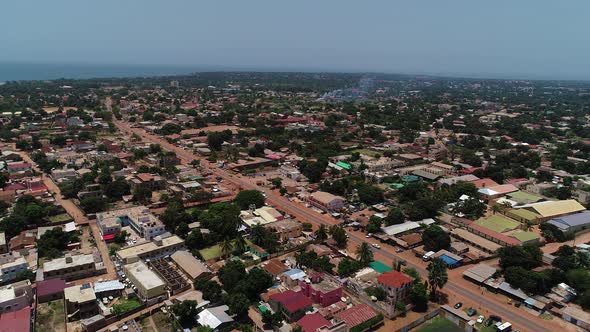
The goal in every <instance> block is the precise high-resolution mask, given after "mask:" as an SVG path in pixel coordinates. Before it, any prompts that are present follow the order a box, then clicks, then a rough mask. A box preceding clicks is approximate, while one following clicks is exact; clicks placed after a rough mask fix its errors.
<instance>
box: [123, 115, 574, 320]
mask: <svg viewBox="0 0 590 332" xmlns="http://www.w3.org/2000/svg"><path fill="white" fill-rule="evenodd" d="M114 123H115V125H116V126H117V127H118V128H119V129H120V130H122V131H125V132H128V133H135V134H137V135H139V136H140V137H142V138H143V139H144V140H147V141H149V142H152V143H157V144H160V146H162V148H164V149H167V150H170V151H174V152H176V154H177V155H178V157H179V158H180V159H181V160H182V161H183V162H185V163H190V162H191V161H192V160H195V159H197V160H200V162H201V165H204V166H205V168H209V170H210V171H211V172H213V174H214V175H215V176H220V177H221V178H223V179H224V180H225V181H228V182H232V183H234V184H236V185H238V186H240V187H241V188H243V189H257V190H260V191H262V192H265V193H266V194H267V201H268V202H269V203H270V204H272V205H274V206H277V207H278V208H279V209H281V210H283V211H284V212H286V213H289V214H291V215H293V216H295V217H296V218H298V219H299V220H301V221H309V222H312V223H315V224H316V225H322V224H323V225H327V226H329V225H333V224H335V223H336V221H335V220H334V219H333V218H331V217H329V216H327V215H322V214H319V213H317V212H315V211H313V210H311V209H309V208H307V207H305V206H303V205H301V204H298V203H295V202H291V201H289V200H288V199H287V198H285V197H283V196H280V195H279V194H278V193H277V192H276V191H272V190H269V189H267V188H262V187H260V186H257V185H256V184H255V183H254V181H255V180H252V179H248V178H244V177H242V176H240V175H232V174H229V173H228V172H226V171H224V170H222V169H219V168H216V167H214V166H213V167H211V166H210V165H209V163H208V162H207V161H206V160H204V159H201V158H199V157H197V156H195V155H193V154H192V153H190V152H187V151H186V150H184V149H182V148H181V147H178V146H175V145H173V144H170V143H168V142H167V141H165V140H164V139H162V138H160V137H157V136H155V135H151V134H148V133H147V132H146V131H144V130H143V129H138V128H131V127H130V126H129V125H128V124H127V123H124V122H122V121H114ZM348 234H349V244H356V245H360V244H361V243H362V242H367V241H366V239H365V238H364V237H362V236H361V235H358V234H355V233H353V232H349V233H348ZM369 242H371V241H369ZM374 251H375V253H376V256H377V257H383V258H385V259H387V261H389V262H391V261H393V260H398V259H403V260H405V261H406V262H408V266H409V267H413V268H415V269H416V270H417V271H418V272H420V273H421V274H422V275H423V276H426V275H427V272H426V270H425V269H424V268H423V267H422V265H419V264H417V263H416V260H415V259H414V260H412V259H410V258H409V257H408V256H407V255H403V256H402V255H400V254H397V253H395V251H394V250H393V248H392V247H389V246H385V245H384V246H383V248H382V249H379V250H377V249H375V250H374ZM444 289H445V291H447V292H450V293H455V294H457V295H459V297H460V298H465V299H467V300H468V301H469V302H470V303H476V304H479V305H480V306H481V307H484V308H487V309H488V310H489V312H490V313H494V314H496V315H499V316H500V317H502V318H503V319H504V320H505V321H509V322H511V323H512V324H513V325H514V326H515V329H519V330H521V331H530V332H551V331H557V330H561V329H563V326H562V325H559V324H558V323H557V322H554V321H544V320H542V319H540V318H538V317H535V316H533V315H530V314H525V313H524V311H522V310H517V309H516V308H514V307H512V306H510V305H507V304H506V303H503V302H501V301H498V300H497V299H495V298H494V297H493V296H485V295H483V294H482V293H481V291H480V290H479V288H477V287H475V286H474V285H470V286H469V287H467V286H466V284H465V283H464V282H460V281H456V280H449V281H448V283H447V284H446V285H445V287H444Z"/></svg>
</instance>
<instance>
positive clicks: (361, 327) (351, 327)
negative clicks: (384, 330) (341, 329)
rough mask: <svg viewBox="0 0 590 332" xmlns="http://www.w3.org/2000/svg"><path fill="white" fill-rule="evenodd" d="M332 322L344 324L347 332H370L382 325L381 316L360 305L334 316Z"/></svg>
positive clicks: (366, 306) (364, 305)
mask: <svg viewBox="0 0 590 332" xmlns="http://www.w3.org/2000/svg"><path fill="white" fill-rule="evenodd" d="M334 322H336V323H338V322H344V323H345V324H346V327H347V331H372V330H375V329H376V328H377V326H379V325H381V324H383V316H382V315H379V314H377V313H376V312H375V311H374V310H373V309H372V308H371V307H369V306H368V305H366V304H364V303H362V304H357V305H354V306H352V307H350V308H348V309H346V310H344V311H342V312H339V313H337V314H335V315H334Z"/></svg>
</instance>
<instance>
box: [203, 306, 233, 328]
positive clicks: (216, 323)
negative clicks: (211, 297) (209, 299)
mask: <svg viewBox="0 0 590 332" xmlns="http://www.w3.org/2000/svg"><path fill="white" fill-rule="evenodd" d="M228 311H229V307H228V306H226V305H222V306H219V307H213V308H207V309H205V310H203V311H201V312H200V313H199V314H198V315H197V322H198V323H199V325H201V326H207V327H209V328H212V329H213V330H215V331H218V330H219V329H222V328H224V327H225V326H227V325H229V324H231V323H232V322H233V321H234V320H233V318H231V316H230V315H228V313H227V312H228Z"/></svg>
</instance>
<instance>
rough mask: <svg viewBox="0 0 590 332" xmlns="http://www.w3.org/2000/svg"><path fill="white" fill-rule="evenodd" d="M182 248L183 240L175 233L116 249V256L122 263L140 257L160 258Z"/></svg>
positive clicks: (136, 259)
mask: <svg viewBox="0 0 590 332" xmlns="http://www.w3.org/2000/svg"><path fill="white" fill-rule="evenodd" d="M183 248H184V240H183V239H181V238H180V237H178V236H176V235H172V236H168V237H162V236H156V237H155V238H154V240H153V241H151V242H147V243H141V244H138V245H134V246H131V247H126V248H123V249H121V250H119V251H117V258H118V259H119V260H121V261H122V262H123V263H124V264H129V263H133V262H137V261H138V260H140V259H147V258H160V257H163V256H166V255H172V254H173V253H174V252H176V251H178V250H181V249H183Z"/></svg>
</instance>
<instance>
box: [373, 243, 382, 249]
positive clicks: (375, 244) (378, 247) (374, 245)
mask: <svg viewBox="0 0 590 332" xmlns="http://www.w3.org/2000/svg"><path fill="white" fill-rule="evenodd" d="M371 245H372V246H373V248H377V249H381V246H380V245H378V244H377V243H373V244H371Z"/></svg>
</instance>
